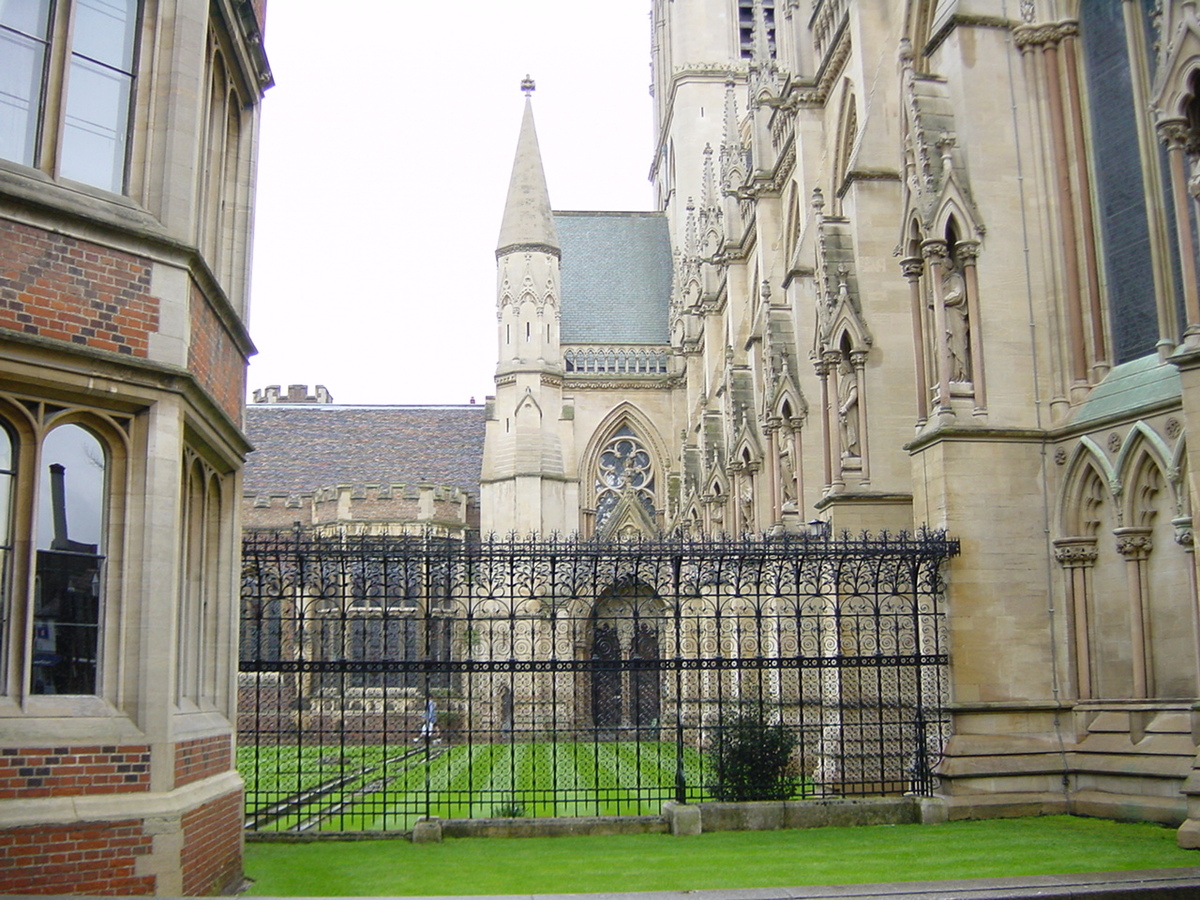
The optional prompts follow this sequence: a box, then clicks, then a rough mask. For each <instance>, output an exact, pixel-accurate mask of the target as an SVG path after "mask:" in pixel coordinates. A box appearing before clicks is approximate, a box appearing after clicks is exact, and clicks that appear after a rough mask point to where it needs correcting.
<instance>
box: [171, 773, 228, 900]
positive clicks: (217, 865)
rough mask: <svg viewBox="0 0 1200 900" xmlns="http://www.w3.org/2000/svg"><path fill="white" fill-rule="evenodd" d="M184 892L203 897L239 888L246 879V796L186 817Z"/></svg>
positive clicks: (225, 799)
mask: <svg viewBox="0 0 1200 900" xmlns="http://www.w3.org/2000/svg"><path fill="white" fill-rule="evenodd" d="M182 864H183V892H184V894H186V895H188V896H201V895H205V894H215V893H218V892H224V891H226V890H228V889H229V888H233V887H237V886H238V885H237V884H236V883H235V882H240V881H241V877H242V792H241V791H237V792H236V793H233V794H227V795H226V796H224V797H221V798H220V799H217V800H214V801H212V802H211V803H208V804H205V805H204V806H201V807H199V808H197V809H194V810H192V811H191V812H189V813H186V814H185V815H184V817H183V857H182Z"/></svg>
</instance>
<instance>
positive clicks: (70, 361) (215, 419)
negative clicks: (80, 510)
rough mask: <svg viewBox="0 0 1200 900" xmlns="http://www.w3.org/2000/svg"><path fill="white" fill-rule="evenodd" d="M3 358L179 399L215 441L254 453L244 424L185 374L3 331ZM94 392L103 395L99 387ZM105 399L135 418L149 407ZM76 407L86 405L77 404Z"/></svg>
mask: <svg viewBox="0 0 1200 900" xmlns="http://www.w3.org/2000/svg"><path fill="white" fill-rule="evenodd" d="M0 357H3V358H4V359H6V360H7V361H9V362H10V363H11V362H21V363H28V364H30V365H36V366H39V367H41V368H50V369H54V370H58V371H60V372H63V373H65V374H67V375H69V376H74V377H76V378H80V379H88V380H90V381H93V382H97V383H99V382H100V381H103V380H108V381H112V382H114V383H116V384H121V385H129V386H130V387H131V388H144V389H149V390H152V391H170V392H172V393H175V394H179V395H180V396H182V397H184V398H185V399H186V400H187V402H188V403H189V404H190V405H191V406H192V407H193V408H195V409H197V410H199V411H200V413H201V414H202V416H203V418H204V420H205V421H206V423H208V424H209V425H211V427H212V428H213V429H214V431H215V433H216V435H217V436H219V438H220V439H221V440H222V441H223V442H224V443H225V444H227V445H228V447H229V448H231V450H232V451H233V452H234V453H237V454H238V455H239V456H240V457H243V458H244V457H245V455H246V454H247V453H249V452H250V451H251V450H252V449H254V448H253V447H252V446H251V445H250V442H249V441H247V440H246V437H245V435H244V434H243V433H242V429H241V426H240V424H239V423H237V422H235V421H234V420H233V419H232V418H231V417H230V416H229V414H228V413H226V412H225V410H223V409H221V407H219V406H217V405H216V403H214V402H213V400H212V398H211V397H209V395H208V391H206V390H205V389H204V388H202V387H201V386H200V383H199V381H197V379H196V376H195V375H193V374H192V373H191V372H189V371H187V370H186V369H181V368H178V367H176V366H172V365H167V364H165V363H160V362H155V361H153V360H149V359H143V358H141V357H136V356H129V355H128V354H125V353H113V352H111V351H108V350H98V349H95V348H91V347H86V346H83V345H77V344H70V343H66V342H64V341H58V340H53V339H51V338H44V337H39V336H37V335H32V334H24V333H23V332H19V331H9V330H7V329H3V328H0ZM61 381H62V384H63V385H64V386H67V385H69V384H70V379H69V378H63V379H61ZM95 389H96V390H101V388H100V387H96V388H95ZM103 396H104V401H103V403H104V406H105V407H108V408H111V407H113V406H122V407H124V408H125V409H126V411H128V412H131V413H134V412H137V411H139V410H140V409H142V408H144V407H145V406H146V405H148V404H140V405H139V404H138V403H136V402H130V401H125V402H122V401H121V400H120V399H119V393H116V392H114V394H109V393H105V394H104V395H103ZM72 402H81V401H79V400H78V399H73V400H72Z"/></svg>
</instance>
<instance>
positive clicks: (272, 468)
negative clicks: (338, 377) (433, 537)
mask: <svg viewBox="0 0 1200 900" xmlns="http://www.w3.org/2000/svg"><path fill="white" fill-rule="evenodd" d="M484 414H485V410H484V407H482V406H475V405H470V404H468V405H461V406H352V405H342V404H336V403H334V402H333V397H332V396H331V395H330V393H329V391H328V390H326V388H325V387H324V386H323V385H317V388H316V391H315V393H314V394H309V393H308V387H307V385H296V384H294V385H289V387H288V389H287V391H286V393H285V392H282V391H280V389H279V387H278V386H276V385H272V386H269V387H267V388H264V389H261V390H256V391H255V392H254V402H253V403H251V404H249V405H248V406H247V407H246V434H247V437H249V439H250V441H251V443H252V444H253V445H254V448H255V450H254V452H253V453H251V454H250V456H249V458H248V459H247V462H246V469H245V477H244V483H243V489H242V505H243V513H242V517H243V522H242V524H243V526H244V527H245V528H247V529H255V530H262V529H286V528H293V527H295V526H296V525H300V526H301V527H303V528H306V529H307V528H309V527H312V529H313V530H314V531H315V532H316V533H318V534H339V533H340V534H352V535H356V534H405V533H410V534H423V533H426V532H427V531H428V532H432V533H434V534H438V535H444V536H448V537H456V538H461V537H463V536H464V535H465V534H468V533H472V532H474V533H478V531H479V472H480V467H481V465H482V459H483V430H484Z"/></svg>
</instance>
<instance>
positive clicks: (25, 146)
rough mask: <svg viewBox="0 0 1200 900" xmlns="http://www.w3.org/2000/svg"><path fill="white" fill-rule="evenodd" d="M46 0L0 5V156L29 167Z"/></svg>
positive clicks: (11, 0)
mask: <svg viewBox="0 0 1200 900" xmlns="http://www.w3.org/2000/svg"><path fill="white" fill-rule="evenodd" d="M49 10H50V4H49V0H8V2H0V157H3V158H4V159H11V160H15V161H16V162H19V163H22V164H24V165H26V166H31V165H33V158H34V150H35V148H36V144H37V121H38V113H39V111H40V109H41V105H42V79H43V75H44V72H45V62H46V33H47V23H48V21H49Z"/></svg>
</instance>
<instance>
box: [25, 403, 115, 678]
mask: <svg viewBox="0 0 1200 900" xmlns="http://www.w3.org/2000/svg"><path fill="white" fill-rule="evenodd" d="M105 469H106V461H105V454H104V448H103V447H102V446H101V444H100V442H99V441H98V440H97V439H96V438H95V436H93V435H92V434H91V433H90V432H89V431H87V430H86V429H84V428H81V427H80V426H78V425H63V426H61V427H59V428H56V429H54V431H52V432H50V434H49V435H47V437H46V440H45V442H44V443H43V446H42V469H41V476H40V479H39V488H38V520H37V536H38V544H37V546H38V551H37V573H36V581H35V584H34V611H33V618H34V622H33V629H34V632H33V679H32V684H31V690H32V692H33V693H34V694H94V693H96V675H97V652H98V648H99V633H100V598H101V592H100V589H101V584H102V582H103V572H104V556H103V553H102V550H103V546H102V545H103V540H102V538H103V526H104V496H105Z"/></svg>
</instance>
